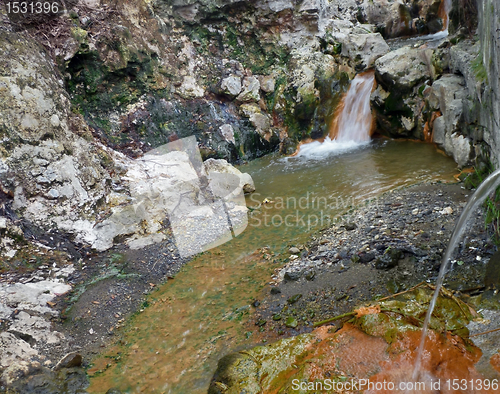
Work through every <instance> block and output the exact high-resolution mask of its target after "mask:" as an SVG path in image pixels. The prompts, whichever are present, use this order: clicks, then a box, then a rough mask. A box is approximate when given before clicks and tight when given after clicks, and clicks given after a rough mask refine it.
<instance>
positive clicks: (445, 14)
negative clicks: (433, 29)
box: [438, 0, 451, 33]
mask: <svg viewBox="0 0 500 394" xmlns="http://www.w3.org/2000/svg"><path fill="white" fill-rule="evenodd" d="M450 11H451V0H443V1H442V2H441V5H440V7H439V11H438V15H439V17H440V18H441V19H442V20H443V31H445V32H446V33H448V27H449V26H450Z"/></svg>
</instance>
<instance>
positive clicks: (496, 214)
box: [465, 162, 500, 246]
mask: <svg viewBox="0 0 500 394" xmlns="http://www.w3.org/2000/svg"><path fill="white" fill-rule="evenodd" d="M493 170H494V167H493V164H492V163H491V162H488V163H486V164H485V165H483V166H478V167H476V168H474V172H473V173H471V174H470V175H468V176H467V178H465V187H466V188H468V189H472V188H477V187H478V186H479V185H480V184H481V183H482V182H483V180H484V179H485V178H486V177H487V176H488V175H489V174H491V173H492V172H493ZM483 209H484V225H485V228H486V229H488V230H489V231H490V232H491V240H492V241H493V243H494V244H495V245H496V246H500V187H499V188H497V189H496V190H495V193H494V194H493V195H492V196H489V197H488V198H487V199H486V201H485V202H484V204H483Z"/></svg>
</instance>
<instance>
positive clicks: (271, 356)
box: [209, 284, 499, 394]
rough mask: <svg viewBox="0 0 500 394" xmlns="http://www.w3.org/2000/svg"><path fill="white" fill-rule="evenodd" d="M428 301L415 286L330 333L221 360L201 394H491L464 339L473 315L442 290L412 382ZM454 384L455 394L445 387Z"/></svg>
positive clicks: (491, 381)
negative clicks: (403, 393)
mask: <svg viewBox="0 0 500 394" xmlns="http://www.w3.org/2000/svg"><path fill="white" fill-rule="evenodd" d="M431 295H432V289H431V288H430V287H429V286H428V285H425V284H422V285H420V286H418V287H417V288H415V289H414V290H412V291H408V292H406V293H404V294H401V295H399V296H397V297H395V298H390V299H385V300H380V301H379V302H377V303H373V304H371V305H367V306H362V307H359V308H357V309H355V310H353V311H352V312H351V313H348V314H345V315H344V317H343V321H344V322H345V323H344V324H343V327H342V328H341V329H340V330H338V331H336V330H337V329H336V327H335V326H327V325H323V326H321V327H319V328H317V329H316V330H314V331H313V332H312V333H309V334H302V335H299V336H296V337H293V338H288V339H284V340H281V341H278V342H275V343H273V344H270V345H267V346H260V347H255V348H253V349H251V350H248V351H245V352H240V353H235V354H231V355H228V356H226V357H225V358H224V359H222V360H221V361H220V362H219V368H218V370H217V372H216V374H215V376H214V379H213V381H212V384H211V386H210V390H209V393H210V394H222V393H225V394H230V393H242V392H244V393H248V394H250V393H323V392H335V393H343V392H359V393H361V392H377V393H385V392H387V393H389V392H393V391H395V390H396V391H397V390H400V391H405V390H402V387H404V388H411V389H412V390H413V391H412V390H408V391H407V392H421V393H422V392H441V393H457V392H463V393H468V392H474V393H494V392H498V378H499V376H483V375H481V374H480V373H479V372H478V371H477V370H476V368H475V364H476V363H477V362H478V360H479V359H480V357H481V350H480V349H479V348H477V347H476V346H474V344H473V343H472V341H470V340H469V339H468V330H467V327H466V326H467V324H468V323H469V322H470V321H471V320H473V319H476V320H477V319H480V317H479V315H478V314H477V312H476V311H475V310H474V308H472V307H471V306H470V305H468V304H467V303H465V302H464V301H462V300H459V299H458V298H456V297H455V296H454V295H453V294H451V293H450V292H448V291H446V290H444V291H443V292H442V293H441V296H440V297H439V299H438V302H437V305H436V309H435V312H434V313H433V317H432V320H431V327H432V330H430V332H429V335H428V337H427V339H426V343H425V350H424V353H423V363H422V367H421V369H420V371H419V372H418V374H417V375H415V377H414V376H413V369H414V365H415V361H416V356H417V349H418V346H419V343H420V339H421V336H422V330H421V326H422V322H423V319H424V318H425V313H426V310H427V307H428V303H429V301H430V297H431ZM346 320H348V321H346ZM494 357H495V356H494ZM494 361H495V360H493V362H494ZM464 379H465V380H464ZM457 381H460V382H461V388H460V389H457V388H456V387H455V386H454V385H453V384H454V383H453V382H457ZM437 385H439V390H438V386H437ZM479 386H481V387H479ZM464 388H465V389H464ZM495 388H496V389H495ZM436 390H437V391H436Z"/></svg>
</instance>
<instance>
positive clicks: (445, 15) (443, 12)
mask: <svg viewBox="0 0 500 394" xmlns="http://www.w3.org/2000/svg"><path fill="white" fill-rule="evenodd" d="M450 11H451V0H442V1H441V5H440V6H439V10H438V16H439V17H440V18H441V19H442V20H443V30H441V31H439V32H437V33H434V34H429V35H427V36H423V37H418V38H419V39H424V40H429V41H437V40H441V39H443V38H446V37H448V27H449V26H450Z"/></svg>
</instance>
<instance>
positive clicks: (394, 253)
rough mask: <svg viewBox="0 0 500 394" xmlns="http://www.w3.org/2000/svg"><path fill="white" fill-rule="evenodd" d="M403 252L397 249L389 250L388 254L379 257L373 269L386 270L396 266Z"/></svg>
mask: <svg viewBox="0 0 500 394" xmlns="http://www.w3.org/2000/svg"><path fill="white" fill-rule="evenodd" d="M402 255H403V252H402V251H401V250H399V249H391V250H390V251H389V252H388V253H386V254H384V255H383V256H382V257H379V258H378V259H377V261H376V262H375V268H377V269H384V270H388V269H391V268H394V267H396V266H397V265H398V263H399V260H400V259H401V257H402Z"/></svg>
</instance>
